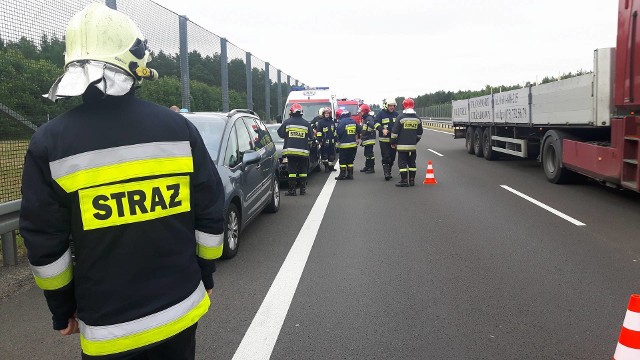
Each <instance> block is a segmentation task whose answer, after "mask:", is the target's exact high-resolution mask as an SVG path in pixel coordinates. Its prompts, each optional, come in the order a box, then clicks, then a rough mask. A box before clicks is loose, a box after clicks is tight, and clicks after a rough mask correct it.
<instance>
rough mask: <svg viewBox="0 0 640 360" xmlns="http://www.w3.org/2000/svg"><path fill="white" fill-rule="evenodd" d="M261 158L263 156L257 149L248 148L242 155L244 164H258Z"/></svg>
mask: <svg viewBox="0 0 640 360" xmlns="http://www.w3.org/2000/svg"><path fill="white" fill-rule="evenodd" d="M261 158H262V156H260V153H258V152H257V151H255V150H247V151H245V152H244V154H243V155H242V165H244V166H248V165H252V164H257V163H258V162H260V159H261Z"/></svg>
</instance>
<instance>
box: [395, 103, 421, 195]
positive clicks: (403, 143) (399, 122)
mask: <svg viewBox="0 0 640 360" xmlns="http://www.w3.org/2000/svg"><path fill="white" fill-rule="evenodd" d="M413 107H414V102H413V99H411V98H407V99H405V100H404V101H403V102H402V108H403V110H402V114H400V115H399V116H398V118H397V119H396V122H395V123H394V125H393V129H392V130H391V146H392V147H393V148H394V149H396V150H397V151H398V168H400V181H399V182H398V183H397V184H396V186H400V187H406V186H414V185H415V179H416V144H417V143H418V141H420V138H421V137H422V121H421V120H420V118H419V117H418V115H417V114H416V111H415V110H414V109H413Z"/></svg>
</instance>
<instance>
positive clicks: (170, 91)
mask: <svg viewBox="0 0 640 360" xmlns="http://www.w3.org/2000/svg"><path fill="white" fill-rule="evenodd" d="M64 51H65V43H64V40H62V39H58V38H56V37H53V38H49V37H48V36H47V35H43V36H42V37H41V39H40V41H39V43H38V44H36V43H35V42H34V41H32V40H29V39H26V38H24V37H23V38H21V39H20V40H18V41H14V42H11V41H5V40H3V39H1V38H0V103H2V104H3V105H4V106H6V107H8V108H9V109H11V110H12V111H14V112H16V113H18V114H20V115H21V116H23V117H24V118H25V119H26V120H28V121H30V122H31V123H33V124H34V125H36V126H40V125H42V124H43V123H45V122H46V121H48V119H51V118H53V117H55V116H57V115H60V114H62V113H63V112H65V111H67V110H69V109H71V108H73V107H74V106H77V105H78V104H79V103H80V99H79V98H71V99H67V100H59V101H57V102H55V103H54V102H51V101H49V100H48V99H45V98H44V97H42V94H46V93H47V92H48V91H49V88H50V87H51V85H52V84H53V82H54V81H55V80H56V79H57V78H58V77H59V76H61V75H62V74H63V72H64ZM188 59H189V78H190V103H191V108H190V109H189V110H191V111H222V89H221V87H220V84H221V79H222V76H221V57H220V54H218V53H216V54H214V55H205V56H203V55H202V54H200V53H199V52H198V51H191V52H189V54H188ZM149 66H150V67H152V68H154V69H156V70H157V71H158V73H159V74H160V78H159V79H158V80H156V81H145V82H144V83H143V84H142V87H141V88H140V89H138V90H137V94H138V96H140V97H141V98H143V99H146V100H149V101H152V102H155V103H158V104H160V105H164V106H167V107H168V106H171V105H177V106H181V104H182V96H181V92H180V58H179V55H178V54H166V53H164V52H162V51H160V52H158V53H155V54H153V61H152V62H150V63H149ZM272 75H273V74H272ZM251 76H252V97H253V104H254V106H253V109H254V110H255V111H256V112H257V113H258V114H259V115H260V117H261V118H263V119H271V118H275V115H276V114H277V113H279V111H280V110H281V109H280V107H281V106H282V104H280V105H279V104H278V95H277V94H278V93H277V88H278V85H277V83H274V82H273V81H271V79H269V78H267V77H266V73H265V71H264V69H259V68H256V67H253V68H252V71H251ZM228 77H229V107H230V108H231V109H233V108H246V107H247V96H246V91H247V72H246V64H245V62H244V61H243V60H241V59H232V60H231V61H229V63H228ZM282 80H284V81H285V82H283V83H282V84H281V91H282V98H283V100H284V99H286V96H287V94H288V93H289V91H290V88H289V87H288V86H287V84H286V79H282ZM267 82H268V84H269V88H270V105H271V114H269V115H268V116H267V114H266V113H265V112H266V109H265V108H266V102H265V100H266V96H265V87H266V83H267ZM32 133H33V131H32V130H31V129H30V128H28V127H27V126H25V125H24V124H22V123H21V122H19V121H16V120H15V119H13V118H12V117H11V116H8V115H7V114H6V113H4V112H2V111H0V139H11V138H25V137H26V138H29V137H30V136H31V134H32Z"/></svg>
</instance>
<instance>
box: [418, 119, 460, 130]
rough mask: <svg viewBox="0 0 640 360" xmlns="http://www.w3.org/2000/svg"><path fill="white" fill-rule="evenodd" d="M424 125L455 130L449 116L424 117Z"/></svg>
mask: <svg viewBox="0 0 640 360" xmlns="http://www.w3.org/2000/svg"><path fill="white" fill-rule="evenodd" d="M422 127H432V128H433V127H436V128H442V129H445V130H453V123H452V122H451V119H449V118H431V117H429V118H426V117H423V118H422Z"/></svg>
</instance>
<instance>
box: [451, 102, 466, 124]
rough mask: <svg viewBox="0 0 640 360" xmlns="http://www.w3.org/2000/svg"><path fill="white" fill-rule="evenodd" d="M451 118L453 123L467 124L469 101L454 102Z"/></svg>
mask: <svg viewBox="0 0 640 360" xmlns="http://www.w3.org/2000/svg"><path fill="white" fill-rule="evenodd" d="M451 118H452V120H453V122H454V123H469V100H456V101H454V102H453V103H452V109H451Z"/></svg>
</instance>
